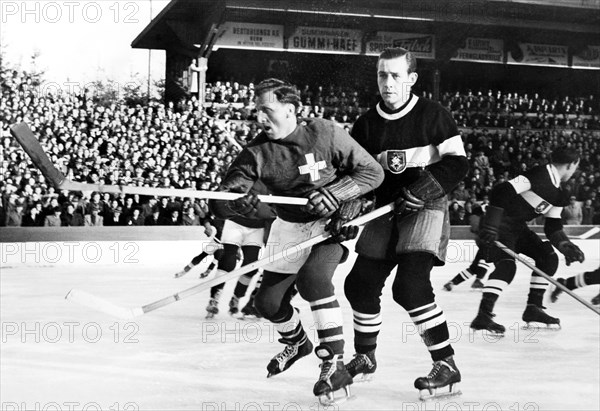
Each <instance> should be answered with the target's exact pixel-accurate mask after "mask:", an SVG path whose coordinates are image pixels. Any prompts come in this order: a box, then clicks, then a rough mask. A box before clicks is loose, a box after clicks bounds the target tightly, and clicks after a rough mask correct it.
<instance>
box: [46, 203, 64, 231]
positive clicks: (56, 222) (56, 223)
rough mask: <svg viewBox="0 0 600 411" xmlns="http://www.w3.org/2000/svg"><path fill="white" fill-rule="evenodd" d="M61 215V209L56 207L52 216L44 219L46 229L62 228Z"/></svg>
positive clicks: (49, 215)
mask: <svg viewBox="0 0 600 411" xmlns="http://www.w3.org/2000/svg"><path fill="white" fill-rule="evenodd" d="M60 215H61V211H60V207H59V206H56V207H54V209H53V210H52V214H48V215H47V216H46V218H45V219H44V227H60V226H61V221H60Z"/></svg>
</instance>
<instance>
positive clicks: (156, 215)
mask: <svg viewBox="0 0 600 411" xmlns="http://www.w3.org/2000/svg"><path fill="white" fill-rule="evenodd" d="M144 225H163V221H162V218H161V217H160V206H159V205H158V204H156V205H155V206H154V208H153V209H152V214H150V215H149V216H146V218H145V219H144Z"/></svg>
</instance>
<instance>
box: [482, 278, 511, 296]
mask: <svg viewBox="0 0 600 411" xmlns="http://www.w3.org/2000/svg"><path fill="white" fill-rule="evenodd" d="M507 286H508V283H507V282H506V281H503V280H496V279H488V280H487V281H486V282H485V286H484V287H483V292H484V293H491V294H495V295H497V296H500V295H501V294H502V291H504V289H505V288H506V287H507Z"/></svg>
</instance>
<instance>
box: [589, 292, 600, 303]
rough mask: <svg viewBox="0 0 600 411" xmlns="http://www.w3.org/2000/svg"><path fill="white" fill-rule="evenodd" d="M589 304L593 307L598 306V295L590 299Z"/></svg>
mask: <svg viewBox="0 0 600 411" xmlns="http://www.w3.org/2000/svg"><path fill="white" fill-rule="evenodd" d="M591 303H592V304H593V305H599V304H600V294H598V295H597V296H595V297H594V298H592V301H591Z"/></svg>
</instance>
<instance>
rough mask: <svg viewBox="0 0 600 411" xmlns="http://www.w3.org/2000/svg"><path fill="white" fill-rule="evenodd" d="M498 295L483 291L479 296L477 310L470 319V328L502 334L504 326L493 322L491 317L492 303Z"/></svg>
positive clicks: (504, 329) (494, 302) (493, 303)
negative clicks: (475, 314) (479, 300)
mask: <svg viewBox="0 0 600 411" xmlns="http://www.w3.org/2000/svg"><path fill="white" fill-rule="evenodd" d="M497 299H498V296H496V295H494V294H491V293H484V294H483V297H481V304H479V312H478V313H477V316H476V317H475V319H473V321H471V328H472V329H474V330H476V331H477V330H487V331H489V332H491V333H492V334H496V335H498V336H503V335H504V332H505V331H506V328H505V327H504V326H503V325H502V324H498V323H496V322H494V320H493V319H492V318H494V317H495V315H494V314H492V313H493V311H494V305H495V304H496V300H497Z"/></svg>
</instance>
